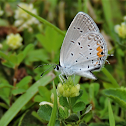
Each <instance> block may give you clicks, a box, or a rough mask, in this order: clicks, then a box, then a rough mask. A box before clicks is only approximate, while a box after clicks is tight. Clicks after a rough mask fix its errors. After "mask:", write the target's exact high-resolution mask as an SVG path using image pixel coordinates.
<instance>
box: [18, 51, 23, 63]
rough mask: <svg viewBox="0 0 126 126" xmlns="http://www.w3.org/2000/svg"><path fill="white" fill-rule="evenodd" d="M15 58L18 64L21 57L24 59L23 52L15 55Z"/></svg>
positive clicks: (21, 59)
mask: <svg viewBox="0 0 126 126" xmlns="http://www.w3.org/2000/svg"><path fill="white" fill-rule="evenodd" d="M17 58H18V61H17V64H18V65H19V64H20V63H21V62H22V61H23V59H24V54H23V52H20V53H19V54H18V55H17Z"/></svg>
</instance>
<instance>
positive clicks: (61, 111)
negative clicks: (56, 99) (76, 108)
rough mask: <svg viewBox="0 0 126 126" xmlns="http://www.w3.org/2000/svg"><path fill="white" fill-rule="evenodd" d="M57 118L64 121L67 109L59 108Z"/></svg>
mask: <svg viewBox="0 0 126 126" xmlns="http://www.w3.org/2000/svg"><path fill="white" fill-rule="evenodd" d="M59 117H60V118H61V119H66V118H67V117H68V109H67V108H65V107H64V108H62V107H59Z"/></svg>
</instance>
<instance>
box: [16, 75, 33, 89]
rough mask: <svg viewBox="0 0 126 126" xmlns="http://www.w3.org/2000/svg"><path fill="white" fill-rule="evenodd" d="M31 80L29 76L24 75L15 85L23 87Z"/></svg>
mask: <svg viewBox="0 0 126 126" xmlns="http://www.w3.org/2000/svg"><path fill="white" fill-rule="evenodd" d="M31 80H32V77H31V76H26V77H24V78H23V79H22V80H21V81H20V82H19V83H17V84H16V87H18V88H21V87H24V86H25V85H28V84H29V83H30V82H31Z"/></svg>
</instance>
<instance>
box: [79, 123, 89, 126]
mask: <svg viewBox="0 0 126 126" xmlns="http://www.w3.org/2000/svg"><path fill="white" fill-rule="evenodd" d="M79 126H88V125H87V124H86V123H84V122H82V123H80V124H79Z"/></svg>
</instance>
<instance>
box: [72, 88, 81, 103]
mask: <svg viewBox="0 0 126 126" xmlns="http://www.w3.org/2000/svg"><path fill="white" fill-rule="evenodd" d="M79 93H80V94H79V96H76V97H72V98H70V101H71V105H72V106H74V104H75V103H76V101H77V100H78V99H79V98H80V97H81V96H82V94H83V90H80V91H79Z"/></svg>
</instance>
